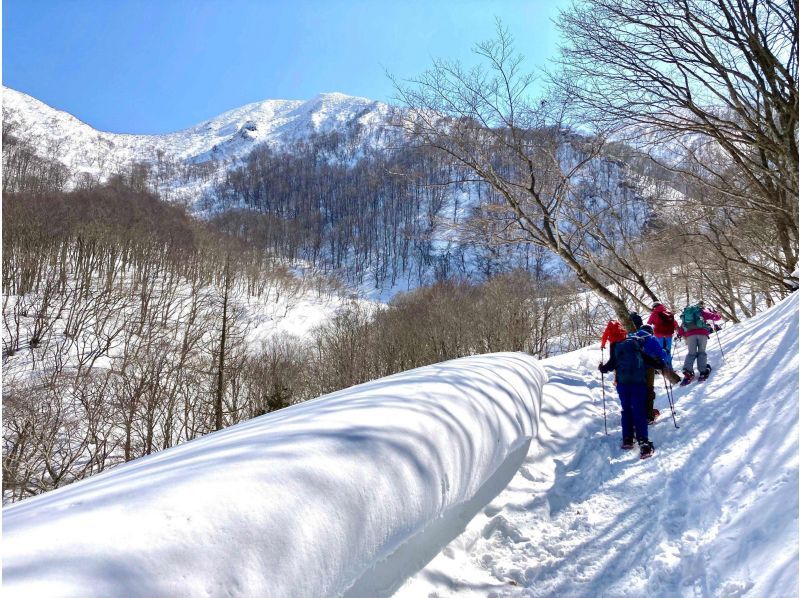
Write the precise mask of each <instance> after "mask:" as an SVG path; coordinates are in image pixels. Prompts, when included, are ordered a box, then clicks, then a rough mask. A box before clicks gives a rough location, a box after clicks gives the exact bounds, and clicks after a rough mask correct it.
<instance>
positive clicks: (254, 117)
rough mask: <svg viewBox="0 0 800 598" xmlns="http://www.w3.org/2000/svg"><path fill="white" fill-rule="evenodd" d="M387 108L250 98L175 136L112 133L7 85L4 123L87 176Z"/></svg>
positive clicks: (343, 123)
mask: <svg viewBox="0 0 800 598" xmlns="http://www.w3.org/2000/svg"><path fill="white" fill-rule="evenodd" d="M389 111H390V107H389V106H388V105H387V104H383V103H381V102H377V101H374V100H370V99H368V98H362V97H357V96H348V95H345V94H342V93H339V92H325V93H319V94H317V95H316V96H314V97H313V98H311V99H309V100H271V99H267V100H262V101H259V102H252V103H250V104H245V105H244V106H240V107H238V108H233V109H231V110H227V111H225V112H223V113H221V114H219V115H217V116H215V117H212V118H210V119H207V120H204V121H202V122H199V123H197V124H196V125H193V126H191V127H188V128H185V129H181V130H178V131H174V132H171V133H158V134H133V133H111V132H105V131H100V130H98V129H95V128H94V127H92V126H91V125H89V124H87V123H85V122H83V121H81V120H80V119H79V118H77V117H75V116H74V115H72V114H70V113H69V112H66V111H63V110H59V109H57V108H54V107H52V106H50V105H48V104H46V103H44V102H42V101H41V100H38V99H36V98H35V97H33V96H30V95H28V94H25V93H23V92H20V91H17V90H14V89H12V88H10V87H7V86H5V85H4V86H3V120H4V123H6V122H9V123H16V124H17V125H18V126H19V128H21V129H23V130H24V131H25V134H26V137H29V138H34V139H35V146H36V147H37V149H40V150H43V152H44V154H45V156H46V157H49V158H53V159H56V160H58V161H59V162H61V163H62V164H64V165H65V166H66V167H67V168H68V169H69V170H70V171H71V173H73V175H74V176H76V175H78V174H80V173H88V174H90V175H92V176H95V177H97V178H99V179H101V180H102V179H105V178H107V177H108V176H110V175H112V174H114V173H115V172H116V171H119V170H121V169H122V168H125V167H126V166H130V165H131V164H133V163H136V162H151V163H154V162H156V161H157V160H161V159H163V158H164V157H165V156H168V157H170V158H172V159H174V160H176V161H179V162H183V163H188V164H199V163H203V162H208V161H211V160H236V159H240V158H243V157H244V156H246V155H247V154H248V153H249V152H250V151H251V150H252V148H253V147H254V146H255V145H257V144H259V143H268V144H270V145H271V146H273V147H280V146H282V145H284V144H287V143H290V142H292V141H295V140H298V139H303V138H306V137H308V136H310V135H313V134H315V133H325V132H330V131H333V130H337V129H342V128H345V127H348V126H353V125H356V124H358V125H362V126H365V127H367V128H368V129H374V128H376V127H380V126H381V125H382V124H383V122H385V119H386V117H387V116H388V114H389Z"/></svg>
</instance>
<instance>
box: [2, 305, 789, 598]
mask: <svg viewBox="0 0 800 598" xmlns="http://www.w3.org/2000/svg"><path fill="white" fill-rule="evenodd" d="M718 340H719V342H717V339H712V340H711V343H710V345H709V349H708V352H709V359H710V361H711V363H713V364H714V366H715V371H714V373H713V374H712V376H711V378H710V379H709V380H708V381H707V382H705V383H703V384H697V383H695V384H692V385H691V386H689V387H686V388H680V389H677V388H676V389H675V401H676V410H677V422H678V424H679V425H680V428H678V427H676V426H675V425H673V421H672V419H671V417H670V416H669V408H668V406H667V399H666V397H665V394H664V390H659V392H658V397H657V401H656V406H657V407H659V408H661V409H662V412H663V413H664V417H663V418H662V421H660V422H659V423H657V424H656V425H655V426H654V427H653V428H651V431H650V438H651V440H653V441H654V443H655V445H656V454H655V455H654V456H653V458H651V459H648V460H646V461H640V460H639V458H638V455H636V454H635V452H634V453H633V454H632V452H623V451H620V449H619V440H620V438H619V428H618V425H619V410H618V407H617V400H616V397H615V396H613V394H612V392H613V391H612V388H611V385H610V384H609V385H607V388H606V395H605V396H603V394H602V390H601V389H602V387H601V381H600V377H599V375H598V373H597V364H598V362H599V361H600V356H601V355H600V350H599V346H598V345H594V346H592V347H587V348H585V349H582V350H580V351H577V352H574V353H570V354H565V355H561V356H558V357H555V358H551V359H547V360H543V361H541V362H538V363H537V362H535V361H534V360H533V358H531V357H530V356H527V355H523V354H518V353H506V354H493V355H482V356H475V357H468V358H464V359H460V360H456V361H452V362H446V363H443V364H437V365H434V366H428V367H426V368H420V369H417V370H412V371H409V372H404V373H401V374H397V375H395V376H391V377H389V378H382V379H379V380H375V381H373V382H369V383H366V384H363V385H361V386H357V387H354V388H351V389H346V390H343V391H340V392H338V393H334V394H332V395H327V396H325V397H321V398H319V399H317V400H315V401H310V402H307V403H303V404H300V405H296V406H294V407H290V408H287V409H284V410H281V411H278V412H276V413H273V414H269V415H266V416H263V417H259V418H256V419H253V420H251V421H248V422H244V423H242V424H239V425H236V426H233V427H231V428H228V429H226V430H223V431H220V432H218V433H214V434H210V435H208V436H206V437H204V438H201V439H198V440H195V441H191V442H188V443H186V444H184V445H181V446H178V447H174V448H171V449H167V450H164V451H162V452H160V453H158V454H155V455H152V456H149V457H146V458H143V459H140V460H137V461H134V462H132V463H129V464H126V465H123V466H120V467H118V468H116V469H114V470H113V471H110V472H106V473H104V474H101V475H97V476H95V477H92V478H90V479H88V480H84V481H82V482H78V483H75V484H72V485H70V486H68V487H66V488H62V489H59V490H56V491H53V492H50V493H47V494H44V495H41V496H37V497H34V498H31V499H28V500H24V501H22V502H20V503H17V504H15V505H12V506H10V507H7V508H5V509H4V510H3V535H4V537H3V590H4V595H8V596H34V595H37V596H38V595H47V596H74V595H85V594H87V593H94V594H99V595H109V596H112V595H113V596H120V595H124V596H193V595H198V594H201V593H202V594H205V595H209V596H231V595H236V596H260V595H269V596H276V597H277V596H293V597H298V596H314V597H318V596H340V595H346V596H370V597H375V596H389V595H392V594H393V593H395V592H396V593H397V595H399V596H413V597H415V598H416V597H417V596H441V597H444V596H458V597H463V596H475V597H478V596H481V597H484V596H498V597H499V596H515V597H516V596H519V597H523V596H757V597H761V596H764V597H766V596H796V595H797V591H798V526H797V509H798V418H797V412H798V386H797V379H798V295H797V293H795V294H794V295H792V296H790V297H789V298H787V299H786V300H784V301H783V302H781V303H780V304H778V305H777V306H775V307H774V308H772V309H771V310H769V311H767V312H765V313H763V314H761V315H759V316H758V317H756V318H753V319H752V320H749V321H746V322H744V323H742V324H739V325H735V326H730V327H726V329H725V330H723V331H722V332H721V333H720V334H719V338H718ZM681 352H682V350H680V349H678V350H676V355H675V363H676V364H677V363H678V362H679V361H678V360H679V359H680V358H681V355H680V353H681ZM723 352H724V355H723ZM545 378H548V381H547V383H545V384H544V385H543V386H542V384H543V383H544V382H545ZM604 408H605V409H606V410H607V412H608V430H609V435H606V434H604V433H603V414H604ZM526 453H527V454H526ZM514 472H517V473H516V475H514ZM437 555H438V556H437ZM431 559H432V560H431ZM427 561H430V562H429V563H428V564H427V566H426V565H425V563H426V562H427ZM419 568H422V569H421V570H420V571H419V572H418V573H416V574H415V575H413V573H414V571H415V570H417V569H419ZM409 576H410V577H409ZM404 581H406V583H405V585H402V587H401V584H403V582H404Z"/></svg>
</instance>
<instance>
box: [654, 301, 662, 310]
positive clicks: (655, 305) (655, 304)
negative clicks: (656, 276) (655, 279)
mask: <svg viewBox="0 0 800 598" xmlns="http://www.w3.org/2000/svg"><path fill="white" fill-rule="evenodd" d="M659 305H661V301H653V309H655V308H656V307H658V306H659Z"/></svg>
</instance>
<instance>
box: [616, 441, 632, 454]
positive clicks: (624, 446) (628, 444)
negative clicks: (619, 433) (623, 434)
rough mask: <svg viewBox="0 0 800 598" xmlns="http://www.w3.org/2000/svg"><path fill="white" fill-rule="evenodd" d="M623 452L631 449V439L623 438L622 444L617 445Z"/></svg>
mask: <svg viewBox="0 0 800 598" xmlns="http://www.w3.org/2000/svg"><path fill="white" fill-rule="evenodd" d="M619 448H621V449H622V450H623V451H629V450H631V449H632V448H633V438H623V439H622V444H620V445H619Z"/></svg>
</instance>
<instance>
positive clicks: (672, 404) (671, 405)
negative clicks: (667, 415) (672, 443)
mask: <svg viewBox="0 0 800 598" xmlns="http://www.w3.org/2000/svg"><path fill="white" fill-rule="evenodd" d="M661 377H662V378H664V390H665V391H666V392H667V401H669V408H670V411H672V423H673V424H675V427H676V428H680V426H679V425H678V420H677V419H675V400H674V397H673V396H672V393H671V392H670V389H671V388H672V383H670V384H669V386H667V376H666V375H665V374H664V370H661Z"/></svg>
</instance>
